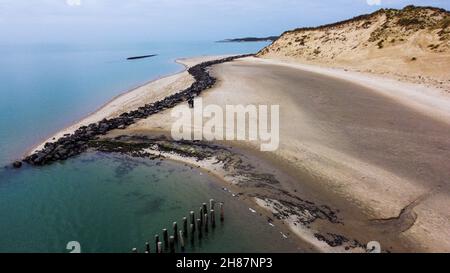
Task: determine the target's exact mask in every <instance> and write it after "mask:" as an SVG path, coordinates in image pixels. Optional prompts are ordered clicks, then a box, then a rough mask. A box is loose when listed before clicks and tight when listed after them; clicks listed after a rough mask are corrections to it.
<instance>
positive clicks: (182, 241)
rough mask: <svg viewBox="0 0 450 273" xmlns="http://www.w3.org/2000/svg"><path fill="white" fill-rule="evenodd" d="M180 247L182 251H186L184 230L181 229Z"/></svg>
mask: <svg viewBox="0 0 450 273" xmlns="http://www.w3.org/2000/svg"><path fill="white" fill-rule="evenodd" d="M180 247H181V251H184V247H185V245H184V233H183V231H182V230H180Z"/></svg>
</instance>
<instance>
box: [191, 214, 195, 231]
mask: <svg viewBox="0 0 450 273" xmlns="http://www.w3.org/2000/svg"><path fill="white" fill-rule="evenodd" d="M191 225H194V229H193V230H194V232H195V213H194V212H193V211H191Z"/></svg>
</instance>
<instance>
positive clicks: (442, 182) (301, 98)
mask: <svg viewBox="0 0 450 273" xmlns="http://www.w3.org/2000/svg"><path fill="white" fill-rule="evenodd" d="M212 73H213V74H214V75H215V76H216V77H217V78H218V79H219V82H218V84H217V85H216V87H214V88H213V89H211V90H208V91H205V93H203V94H202V97H203V99H204V104H205V105H207V104H218V105H222V106H224V105H226V104H244V105H246V104H278V105H280V107H281V113H280V121H281V132H280V133H281V145H280V149H279V150H278V151H276V152H274V153H259V152H258V151H257V150H258V149H259V143H257V142H255V143H241V142H236V143H233V144H234V145H236V146H244V147H246V148H250V149H253V151H254V152H255V153H258V154H259V155H260V156H261V157H266V158H271V160H274V162H277V164H280V163H281V164H280V167H282V168H284V169H285V170H286V171H287V172H291V173H292V174H294V175H297V177H299V179H298V181H296V183H298V184H301V186H302V187H303V188H306V187H307V188H309V189H310V190H311V192H312V193H316V195H317V196H321V197H318V198H321V199H322V201H324V202H327V203H331V204H333V205H334V206H335V207H337V208H339V209H340V210H341V211H342V213H343V215H345V217H346V226H347V228H353V229H354V233H355V234H359V235H360V236H362V237H364V236H365V237H366V238H367V234H369V235H371V236H372V235H373V236H374V238H375V239H377V240H379V241H381V242H382V244H383V245H391V246H392V245H395V246H397V248H396V249H402V250H406V251H431V252H434V251H446V252H448V251H450V211H449V209H448V207H449V206H448V205H449V200H450V199H449V193H450V192H449V190H450V181H449V180H448V179H449V177H450V167H449V164H448V158H449V156H450V138H449V137H448V136H449V135H450V125H449V121H450V111H449V109H450V100H449V98H448V97H445V96H441V95H439V94H437V93H436V92H435V91H434V90H432V89H426V88H424V87H423V86H419V85H412V84H401V83H398V82H393V81H387V80H384V79H382V78H379V77H375V76H368V75H365V74H360V73H350V72H346V71H344V70H335V69H325V68H320V67H313V66H307V65H298V64H292V63H287V62H282V61H275V60H263V59H258V58H245V59H240V60H237V61H234V62H231V63H225V64H220V65H217V66H215V67H214V68H213V69H212ZM173 121H174V119H173V118H172V117H171V115H170V110H168V111H165V112H162V113H160V114H158V115H154V116H152V117H149V118H147V119H145V120H142V121H140V122H138V123H136V124H134V125H132V126H131V127H130V128H129V129H127V130H126V131H119V132H116V133H121V134H143V133H145V132H155V131H159V132H168V131H170V129H171V128H170V127H171V124H172V123H173ZM305 178H308V179H305ZM297 186H298V185H289V188H297ZM258 202H259V204H260V205H263V204H264V202H261V200H258ZM268 209H270V207H268ZM292 229H293V231H294V232H297V233H298V234H299V235H304V229H303V228H302V227H299V226H295V225H292ZM364 234H366V235H364ZM368 239H370V237H369V238H368Z"/></svg>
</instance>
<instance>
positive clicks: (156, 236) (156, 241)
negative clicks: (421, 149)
mask: <svg viewBox="0 0 450 273" xmlns="http://www.w3.org/2000/svg"><path fill="white" fill-rule="evenodd" d="M158 243H159V235H158V234H157V235H155V249H158Z"/></svg>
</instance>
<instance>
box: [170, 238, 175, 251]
mask: <svg viewBox="0 0 450 273" xmlns="http://www.w3.org/2000/svg"><path fill="white" fill-rule="evenodd" d="M169 241H170V253H175V237H173V236H170V239H169Z"/></svg>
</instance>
